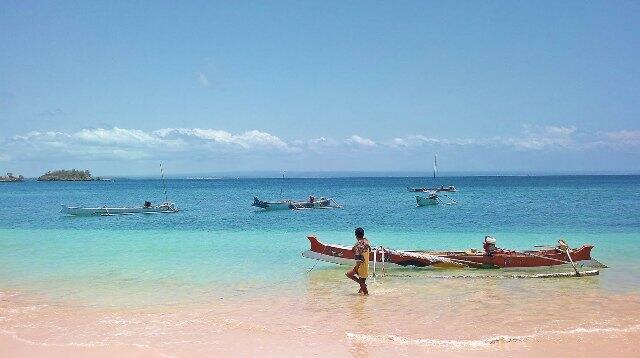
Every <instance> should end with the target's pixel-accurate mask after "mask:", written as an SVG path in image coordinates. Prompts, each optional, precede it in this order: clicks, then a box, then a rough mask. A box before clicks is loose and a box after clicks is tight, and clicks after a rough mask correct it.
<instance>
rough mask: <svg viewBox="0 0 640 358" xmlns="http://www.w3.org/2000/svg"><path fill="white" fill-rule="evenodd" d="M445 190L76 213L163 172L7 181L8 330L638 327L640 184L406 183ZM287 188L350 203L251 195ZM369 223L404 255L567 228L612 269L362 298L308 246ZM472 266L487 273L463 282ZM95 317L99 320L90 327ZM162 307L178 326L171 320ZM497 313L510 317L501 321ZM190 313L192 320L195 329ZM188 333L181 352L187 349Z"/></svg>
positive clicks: (318, 189) (349, 342) (404, 281)
mask: <svg viewBox="0 0 640 358" xmlns="http://www.w3.org/2000/svg"><path fill="white" fill-rule="evenodd" d="M433 184H434V183H433V182H431V180H420V179H416V178H348V179H347V178H345V179H285V180H283V179H240V180H169V181H168V182H167V187H168V192H169V197H170V200H172V201H174V202H176V204H177V205H178V206H179V207H180V208H181V209H183V210H182V211H181V212H179V213H176V214H157V215H132V216H109V217H67V216H64V215H62V214H59V213H58V211H59V205H60V204H68V205H83V206H102V205H114V206H117V205H136V204H138V205H139V204H140V203H142V202H143V201H144V200H148V199H150V198H159V197H161V196H162V189H161V182H160V181H157V180H123V181H114V182H87V183H62V182H61V183H39V182H25V183H5V184H3V185H0V200H1V201H2V202H3V203H4V205H3V209H2V210H0V262H2V265H0V292H2V293H3V300H2V301H3V302H4V303H3V305H2V306H1V307H0V318H1V319H0V328H2V330H3V331H5V332H13V334H18V335H19V336H20V337H22V338H24V337H30V340H31V341H35V342H40V343H42V342H43V339H45V338H43V337H46V340H47V342H54V343H59V344H66V343H68V342H74V344H81V343H83V342H84V343H87V344H89V343H90V344H98V343H100V342H102V343H104V342H112V343H113V342H120V343H123V342H124V343H127V344H128V343H131V344H142V343H141V342H143V343H144V342H146V343H144V344H149V345H152V346H154V343H153V342H154V340H153V339H152V338H150V337H151V336H153V335H156V336H157V335H161V336H165V335H169V336H171V337H173V338H174V339H175V340H176V342H177V341H180V342H183V343H184V344H188V342H192V343H193V342H196V341H198V342H204V343H203V344H205V345H207V344H208V345H209V346H210V347H216V342H219V340H220V339H222V338H221V337H225V335H228V334H233V332H236V330H238V331H239V332H242V331H243V330H245V329H247V327H251V328H250V330H251V329H256V330H258V331H260V332H263V333H264V334H266V337H268V339H270V340H273V339H276V340H278V339H284V340H286V339H287V337H289V339H299V340H301V341H305V339H311V338H310V337H312V336H314V335H317V334H322V335H323V336H324V337H326V338H327V339H329V338H332V339H337V340H340V341H341V342H344V344H345V346H347V347H349V348H348V349H354V346H358V344H363V345H365V346H369V345H375V344H382V345H394V346H395V347H400V346H411V347H414V346H415V347H423V346H425V345H426V346H429V345H431V346H447V347H450V348H451V347H454V348H455V347H457V346H460V347H462V348H461V349H484V348H482V347H484V346H487V345H491V344H493V343H491V342H492V339H494V338H495V337H499V338H497V339H498V341H500V342H502V340H505V339H506V340H507V341H511V340H512V338H513V337H516V338H513V340H515V341H518V342H521V341H531V340H536V339H538V338H540V337H543V338H544V337H547V336H548V335H551V334H552V333H551V332H573V333H575V332H582V333H584V334H591V333H589V332H597V333H598V334H603V332H605V333H606V332H636V330H637V327H638V325H639V324H640V314H638V312H640V310H638V308H640V299H639V297H640V260H638V259H637V258H636V255H635V252H638V249H639V248H640V177H638V176H593V177H589V176H585V177H464V178H442V179H439V182H438V183H437V185H440V184H443V185H448V184H453V185H455V186H456V187H458V188H459V190H460V191H459V192H458V193H452V194H448V195H449V196H450V197H451V198H453V199H455V200H456V201H457V202H458V203H457V204H454V205H440V206H437V207H424V208H417V207H416V206H415V199H414V194H413V193H409V192H407V191H406V187H407V186H418V185H420V186H421V185H433ZM281 191H282V193H283V194H282V195H283V196H286V197H291V198H304V197H306V196H308V195H309V194H315V195H317V196H320V195H324V196H331V197H333V198H335V199H336V201H338V202H339V203H341V204H344V208H343V209H338V210H308V211H297V212H290V211H285V212H260V211H255V210H254V209H253V208H251V207H250V206H249V204H250V203H251V201H252V197H253V196H254V195H259V196H260V197H261V198H266V199H277V198H280V197H281V196H280V192H281ZM356 226H362V227H364V228H365V229H366V231H367V236H368V237H369V239H370V240H371V241H372V244H373V245H375V246H378V245H383V246H385V247H393V248H425V249H426V248H429V249H467V248H470V247H476V248H477V247H480V246H481V242H482V238H483V237H484V235H486V234H490V235H493V236H495V237H496V238H497V239H498V243H499V245H500V246H502V247H508V248H514V249H527V248H531V247H532V246H533V245H536V244H553V243H555V242H556V240H557V239H558V238H560V237H563V238H565V239H566V240H567V241H568V242H569V243H570V244H571V245H573V246H578V245H581V244H583V243H591V244H593V245H595V249H594V251H593V252H592V254H593V257H595V258H597V259H598V260H600V261H601V262H603V263H605V264H607V265H609V266H610V268H608V269H604V270H601V274H600V275H599V276H596V277H585V278H579V279H575V278H568V279H567V278H548V279H533V278H531V279H526V278H518V279H515V278H512V277H511V275H512V272H505V271H500V270H479V271H472V272H469V271H464V270H424V269H407V270H390V271H389V272H388V275H387V276H386V277H378V278H377V279H376V281H375V282H373V281H372V282H371V283H370V287H371V289H370V291H371V296H370V297H367V298H362V297H359V296H357V295H355V294H354V293H355V292H354V291H356V290H357V287H354V286H355V285H354V284H353V283H352V282H348V281H347V280H346V279H345V278H344V276H343V271H344V270H345V268H343V267H338V266H333V265H331V264H327V263H319V262H316V261H311V260H308V259H304V258H302V257H301V255H300V253H301V252H302V251H304V250H306V249H308V241H307V239H306V235H307V234H309V233H315V234H316V235H318V237H319V238H320V239H321V240H323V241H325V242H332V243H338V244H344V245H350V244H351V242H352V240H353V239H352V231H353V228H355V227H356ZM468 274H471V276H474V277H461V276H466V275H468ZM370 281H371V280H370ZM372 312H375V314H372ZM83 317H92V318H93V319H91V320H88V321H86V322H84V324H82V325H78V322H79V321H83ZM154 317H155V318H154ZM158 317H164V318H166V319H167V321H166V322H165V323H157V322H158V319H159V318H158ZM398 317H402V319H401V320H400V319H398ZM496 317H500V321H501V322H503V323H502V324H500V325H496V324H495V321H496ZM549 317H552V319H549ZM345 318H346V322H347V323H344V322H343V321H344V320H345ZM154 319H155V321H154ZM198 320H199V321H198ZM196 321H198V322H199V323H197V322H196ZM327 321H330V322H334V321H335V322H337V321H340V322H341V323H339V324H338V323H337V324H335V325H331V326H327V325H326V324H325V323H324V322H327ZM25 322H26V323H25ZM105 322H107V323H105ZM109 322H111V323H109ZM153 322H156V323H157V324H154V323H153ZM180 322H183V323H180ZM184 322H191V323H189V324H188V326H189V329H188V330H187V329H186V328H184V325H185V323H184ZM194 322H196V323H197V324H196V323H194ZM504 322H508V323H504ZM445 323H446V324H445ZM194 324H195V325H196V327H200V328H196V329H194V328H193V327H194ZM214 324H215V325H217V326H219V327H223V328H220V329H221V330H222V331H221V332H219V335H218V336H216V335H215V334H212V333H211V332H210V330H208V328H207V327H209V328H210V326H211V325H214ZM176 325H177V326H176ZM478 326H480V327H482V329H476V328H477V327H478ZM60 327H64V332H66V333H64V334H61V333H59V332H60ZM176 327H177V328H176ZM180 327H183V328H180ZM224 327H226V328H224ZM238 327H243V328H242V329H239V328H238ZM474 327H476V328H474ZM634 327H636V328H634ZM148 329H149V330H151V331H148ZM576 330H577V331H576ZM593 330H595V331H593ZM80 331H82V332H80ZM47 332H49V333H47ZM53 332H58V333H56V334H54V333H53ZM123 332H125V333H123ZM127 332H128V333H127ZM585 332H586V333H585ZM80 333H82V334H80ZM263 333H260V334H263ZM573 333H572V334H573ZM558 334H560V335H562V334H564V333H558ZM612 334H613V333H612ZM52 335H53V336H52ZM56 337H57V338H56ZM216 337H217V338H216ZM296 337H297V338H296ZM500 337H502V338H500ZM504 337H511V338H504ZM517 337H520V338H517ZM523 337H524V338H523ZM265 339H266V338H265ZM96 342H97V343H96ZM185 342H186V343H185ZM487 342H489V343H487ZM176 344H177V346H176V347H168V348H167V347H165V348H167V349H168V350H166V351H165V350H163V352H177V351H180V349H179V348H178V346H179V344H178V343H176ZM474 345H477V346H478V347H476V346H474ZM465 347H466V348H465ZM455 349H458V348H455ZM214 351H215V350H214ZM207 352H209V353H211V352H213V351H207ZM327 353H330V352H329V351H327Z"/></svg>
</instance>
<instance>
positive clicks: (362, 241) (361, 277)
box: [345, 227, 371, 295]
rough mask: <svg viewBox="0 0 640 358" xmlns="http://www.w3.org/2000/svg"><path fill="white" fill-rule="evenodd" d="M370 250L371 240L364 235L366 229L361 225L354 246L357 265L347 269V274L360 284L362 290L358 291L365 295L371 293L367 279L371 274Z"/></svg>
mask: <svg viewBox="0 0 640 358" xmlns="http://www.w3.org/2000/svg"><path fill="white" fill-rule="evenodd" d="M370 252H371V246H369V240H367V239H366V238H365V237H364V229H363V228H361V227H359V228H357V229H356V244H355V245H354V246H353V255H354V258H355V259H356V265H355V266H354V268H352V269H351V270H349V271H347V272H346V273H345V275H347V277H348V278H350V279H352V280H354V281H356V282H357V283H358V284H360V291H358V293H362V294H365V295H368V294H369V291H368V290H367V284H366V281H367V276H369V253H370Z"/></svg>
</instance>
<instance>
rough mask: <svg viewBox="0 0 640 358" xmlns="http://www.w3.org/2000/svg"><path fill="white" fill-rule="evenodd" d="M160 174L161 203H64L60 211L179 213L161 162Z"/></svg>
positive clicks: (105, 214)
mask: <svg viewBox="0 0 640 358" xmlns="http://www.w3.org/2000/svg"><path fill="white" fill-rule="evenodd" d="M160 175H161V177H162V188H163V190H164V202H163V203H162V204H160V205H152V204H151V202H150V201H146V200H145V202H144V205H143V206H136V207H126V206H124V207H107V206H102V207H80V206H66V205H62V209H60V212H61V213H63V214H67V215H73V216H112V215H132V214H156V213H177V212H178V211H179V210H178V207H177V206H176V204H174V203H172V202H169V199H168V196H167V185H166V184H165V182H164V170H163V169H162V163H160Z"/></svg>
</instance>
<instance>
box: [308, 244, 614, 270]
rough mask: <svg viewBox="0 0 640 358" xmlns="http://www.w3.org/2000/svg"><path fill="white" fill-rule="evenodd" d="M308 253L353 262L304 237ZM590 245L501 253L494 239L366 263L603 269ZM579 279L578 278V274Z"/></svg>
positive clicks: (344, 250)
mask: <svg viewBox="0 0 640 358" xmlns="http://www.w3.org/2000/svg"><path fill="white" fill-rule="evenodd" d="M307 238H308V239H309V242H310V244H311V247H310V250H308V251H305V252H303V253H302V256H304V257H306V258H310V259H315V260H320V261H326V262H331V263H335V264H339V265H354V264H355V259H354V254H353V251H352V249H351V248H350V247H345V246H339V245H333V244H324V243H322V242H320V241H319V240H318V239H317V237H315V236H308V237H307ZM592 249H593V246H592V245H583V246H582V247H579V248H575V249H569V248H568V247H566V248H565V246H563V245H562V244H561V245H560V246H558V247H554V248H545V249H540V250H531V251H514V250H505V249H499V248H496V247H495V239H493V238H491V237H486V238H485V248H484V250H469V251H411V250H393V249H389V248H382V247H380V248H378V249H375V250H374V251H373V252H372V253H371V255H370V257H369V261H372V262H373V261H374V260H375V262H376V263H384V264H385V265H387V266H388V267H390V268H391V267H425V268H480V269H485V268H486V269H489V268H490V269H498V268H503V269H505V268H547V267H559V266H563V265H564V266H563V267H567V268H570V267H572V265H575V270H576V272H578V269H581V268H592V269H593V268H604V267H606V266H605V265H603V264H602V263H600V262H598V261H597V260H595V259H593V258H592V257H591V250H592ZM593 274H597V270H591V271H586V272H584V273H583V275H593ZM578 275H580V274H578Z"/></svg>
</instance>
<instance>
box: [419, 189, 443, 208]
mask: <svg viewBox="0 0 640 358" xmlns="http://www.w3.org/2000/svg"><path fill="white" fill-rule="evenodd" d="M426 194H427V196H420V195H416V203H417V204H418V206H429V205H438V204H439V203H440V199H439V198H438V194H436V193H435V192H433V191H432V192H426Z"/></svg>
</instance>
